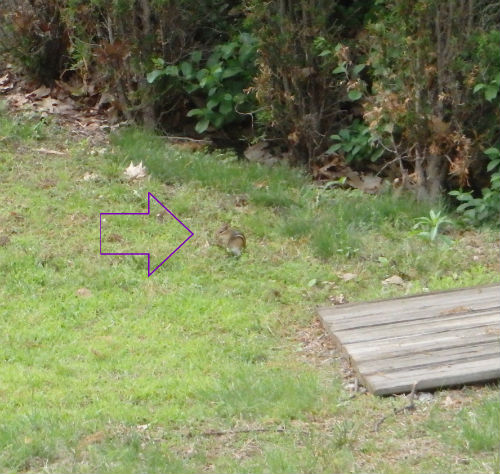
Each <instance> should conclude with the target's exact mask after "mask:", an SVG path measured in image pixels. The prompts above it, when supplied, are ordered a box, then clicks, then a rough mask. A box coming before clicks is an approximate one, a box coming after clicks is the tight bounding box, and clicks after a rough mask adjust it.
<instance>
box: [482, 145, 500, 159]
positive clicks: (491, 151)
mask: <svg viewBox="0 0 500 474" xmlns="http://www.w3.org/2000/svg"><path fill="white" fill-rule="evenodd" d="M484 154H485V155H488V156H489V157H490V158H496V157H500V150H499V149H498V148H495V147H494V146H492V147H490V148H488V149H487V150H484Z"/></svg>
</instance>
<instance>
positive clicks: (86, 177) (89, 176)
mask: <svg viewBox="0 0 500 474" xmlns="http://www.w3.org/2000/svg"><path fill="white" fill-rule="evenodd" d="M98 179H99V175H97V174H95V173H92V172H91V173H89V172H87V173H85V174H84V175H83V180H84V181H97V180H98Z"/></svg>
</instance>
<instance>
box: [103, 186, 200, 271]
mask: <svg viewBox="0 0 500 474" xmlns="http://www.w3.org/2000/svg"><path fill="white" fill-rule="evenodd" d="M151 198H153V199H154V200H155V201H156V202H157V203H158V204H159V205H160V206H161V207H163V209H165V210H166V211H167V212H168V213H169V214H170V215H171V216H172V217H173V218H174V219H175V220H176V221H177V222H178V223H179V224H180V225H182V227H184V228H185V229H186V230H187V231H188V232H189V234H190V235H189V237H188V238H187V239H186V240H184V242H182V244H180V245H179V246H178V247H177V248H176V249H175V250H174V251H173V252H172V253H171V254H170V255H169V256H168V257H167V258H166V259H165V260H163V262H161V263H160V264H159V265H158V266H156V267H155V268H154V270H153V271H151V264H150V260H151V256H150V254H149V253H147V252H138V253H136V252H133V253H108V252H103V251H102V216H149V213H150V209H151ZM193 235H194V234H193V232H191V229H189V228H188V227H187V226H186V225H184V223H183V222H181V221H180V220H179V219H177V217H176V216H175V215H174V214H173V213H172V212H170V210H169V209H167V208H166V207H165V206H164V205H163V204H162V203H161V202H160V201H159V200H158V199H157V198H156V197H155V196H154V195H153V194H151V193H149V192H148V212H101V213H100V215H99V252H100V254H101V255H147V256H148V278H149V277H150V276H151V275H152V274H153V273H154V272H155V271H156V270H158V268H160V267H161V266H162V265H163V264H164V263H165V262H166V261H167V260H168V259H169V258H170V257H171V256H172V255H173V254H174V253H175V252H177V250H179V249H180V248H181V247H182V246H183V245H184V244H185V243H186V242H187V241H188V240H189V239H190V238H191V237H192V236H193Z"/></svg>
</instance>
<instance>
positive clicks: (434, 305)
mask: <svg viewBox="0 0 500 474" xmlns="http://www.w3.org/2000/svg"><path fill="white" fill-rule="evenodd" d="M318 312H319V316H320V318H321V320H322V322H323V325H324V326H325V328H326V329H327V330H328V331H329V332H330V333H331V335H332V336H333V338H334V339H335V343H336V344H337V347H338V349H339V350H341V351H342V352H344V353H345V354H346V355H347V356H348V357H349V360H350V362H351V364H352V366H353V368H354V369H355V370H356V372H357V374H358V376H359V379H360V381H361V382H362V383H363V384H364V385H365V386H366V387H367V388H368V389H369V390H370V391H371V392H372V393H374V394H376V395H385V394H391V393H401V392H409V391H411V389H412V387H413V384H414V383H417V386H416V389H417V390H419V391H421V390H424V389H432V388H439V387H444V386H448V385H461V384H465V383H473V382H483V381H487V380H492V379H497V378H500V285H492V286H483V287H476V288H466V289H463V290H453V291H445V292H439V293H427V294H423V295H418V296H409V297H404V298H397V299H391V300H381V301H374V302H369V303H353V304H346V305H342V306H334V307H326V308H320V309H319V310H318Z"/></svg>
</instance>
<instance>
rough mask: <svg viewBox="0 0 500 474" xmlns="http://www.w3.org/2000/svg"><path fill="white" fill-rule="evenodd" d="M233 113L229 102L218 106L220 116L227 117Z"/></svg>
mask: <svg viewBox="0 0 500 474" xmlns="http://www.w3.org/2000/svg"><path fill="white" fill-rule="evenodd" d="M232 111H233V105H232V103H231V102H222V104H220V105H219V112H220V113H221V114H222V115H228V114H229V113H231V112H232Z"/></svg>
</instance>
